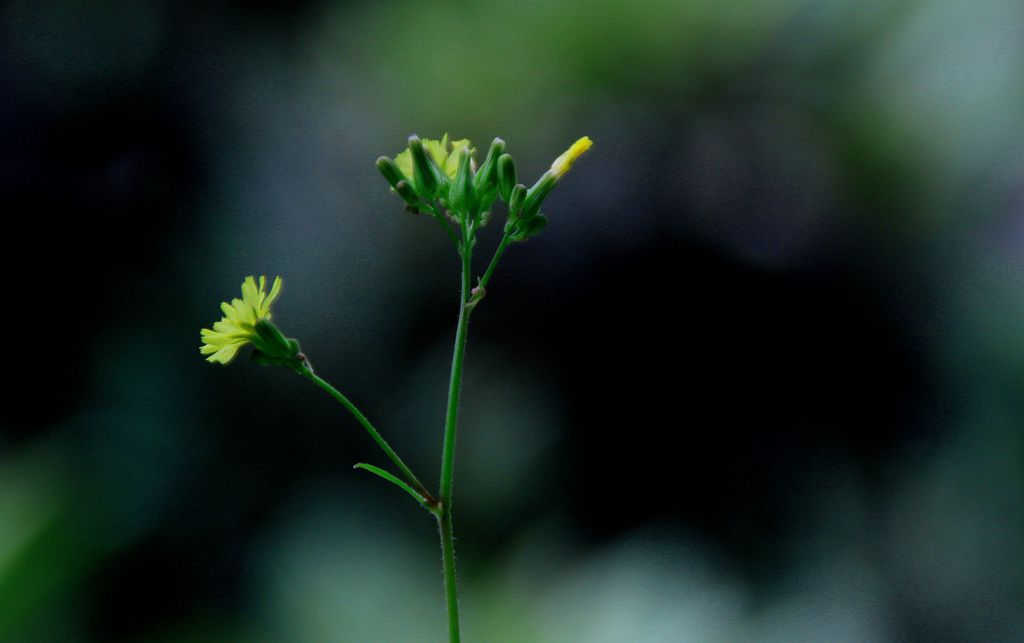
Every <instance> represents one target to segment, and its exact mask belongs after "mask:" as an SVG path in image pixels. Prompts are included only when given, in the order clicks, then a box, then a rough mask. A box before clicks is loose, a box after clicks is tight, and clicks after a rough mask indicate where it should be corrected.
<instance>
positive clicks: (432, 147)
mask: <svg viewBox="0 0 1024 643" xmlns="http://www.w3.org/2000/svg"><path fill="white" fill-rule="evenodd" d="M470 145H471V144H470V142H469V139H468V138H464V139H461V140H458V141H451V142H450V143H449V142H448V134H447V133H445V135H444V136H443V137H441V140H440V141H435V140H433V139H430V138H425V139H423V149H425V150H426V151H427V154H429V155H430V157H431V158H432V159H433V160H434V163H436V164H437V167H439V168H440V169H441V171H442V172H444V173H445V174H447V175H448V178H449V179H454V178H455V174H456V172H458V170H459V150H461V149H462V148H466V149H468V150H469V153H470V154H473V153H474V152H476V148H475V147H470ZM395 165H397V166H398V169H400V170H402V172H403V173H404V174H405V176H407V177H410V178H411V177H412V172H413V171H412V152H410V151H409V150H407V149H406V150H402V152H401V153H400V154H399V155H398V156H396V157H395Z"/></svg>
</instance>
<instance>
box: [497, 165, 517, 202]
mask: <svg viewBox="0 0 1024 643" xmlns="http://www.w3.org/2000/svg"><path fill="white" fill-rule="evenodd" d="M515 185H516V162H515V161H513V160H512V156H511V155H509V154H502V155H501V156H499V157H498V195H499V196H501V200H502V201H505V202H506V203H507V202H508V199H509V197H510V196H511V194H512V188H513V187H515Z"/></svg>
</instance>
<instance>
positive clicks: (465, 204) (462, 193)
mask: <svg viewBox="0 0 1024 643" xmlns="http://www.w3.org/2000/svg"><path fill="white" fill-rule="evenodd" d="M470 159H471V155H470V152H469V150H468V149H466V148H462V149H460V150H459V169H458V170H457V171H456V173H455V180H454V181H452V184H451V187H450V188H449V189H448V203H449V204H450V205H451V207H452V209H453V210H455V211H456V212H457V213H460V214H464V215H466V216H470V217H472V216H475V212H474V211H475V210H476V199H475V198H474V190H473V170H472V168H470Z"/></svg>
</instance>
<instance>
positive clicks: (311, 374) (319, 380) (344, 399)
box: [299, 364, 434, 502]
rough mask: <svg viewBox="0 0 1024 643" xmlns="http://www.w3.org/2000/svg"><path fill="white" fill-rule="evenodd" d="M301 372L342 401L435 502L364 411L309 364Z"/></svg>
mask: <svg viewBox="0 0 1024 643" xmlns="http://www.w3.org/2000/svg"><path fill="white" fill-rule="evenodd" d="M299 373H300V374H301V375H303V376H304V377H306V378H307V379H308V380H310V381H311V382H313V383H314V384H316V385H317V386H319V387H320V388H322V389H323V390H325V391H327V393H329V394H330V396H331V397H333V398H334V399H335V400H337V401H338V403H340V404H341V405H342V406H344V407H345V408H346V409H348V412H349V413H351V414H352V416H353V417H354V418H355V419H356V421H357V422H359V424H361V425H362V426H363V428H364V429H366V432H367V433H369V434H370V437H371V438H373V441H374V442H376V443H377V446H379V447H380V448H381V449H382V450H383V451H384V454H385V455H387V456H388V458H389V459H390V460H391V462H393V463H394V465H395V466H396V467H398V470H399V471H401V472H402V475H403V476H405V479H406V480H407V481H408V482H409V483H410V484H411V485H412V486H413V488H414V489H415V490H416V491H418V492H420V493H421V494H423V497H424V498H425V499H426V500H427V501H428V502H434V496H433V495H432V494H431V493H430V492H429V491H427V488H426V487H425V486H423V483H422V482H420V480H419V478H417V477H416V475H415V474H414V473H413V472H412V470H411V469H409V467H407V466H406V464H405V462H403V461H402V458H400V457H398V454H397V453H395V450H394V449H392V448H391V445H390V444H388V442H387V440H385V439H384V436H382V435H381V434H380V432H378V431H377V429H375V428H374V426H373V425H372V424H370V420H368V419H367V418H366V416H365V415H363V414H362V412H361V411H360V410H359V409H357V408H356V406H355V404H352V402H351V401H350V400H349V399H348V398H347V397H345V396H344V395H343V394H342V393H341V391H339V390H338V389H336V388H334V387H333V386H331V384H330V383H329V382H327V381H326V380H324V379H322V378H321V377H320V376H318V375H317V374H316V373H314V372H313V371H312V370H311V369H310V368H309V367H308V366H305V364H303V365H302V367H301V368H299Z"/></svg>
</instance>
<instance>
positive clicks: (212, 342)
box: [199, 276, 281, 364]
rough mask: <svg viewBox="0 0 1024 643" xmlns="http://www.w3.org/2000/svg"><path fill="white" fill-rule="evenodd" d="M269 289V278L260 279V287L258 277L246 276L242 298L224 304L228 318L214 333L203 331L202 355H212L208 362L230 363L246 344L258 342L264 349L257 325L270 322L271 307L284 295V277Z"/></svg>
mask: <svg viewBox="0 0 1024 643" xmlns="http://www.w3.org/2000/svg"><path fill="white" fill-rule="evenodd" d="M266 286H267V278H266V277H260V281H259V285H257V284H256V279H255V278H254V277H251V276H250V277H246V278H245V281H243V282H242V298H241V299H232V300H231V303H230V304H229V303H228V302H226V301H225V302H222V303H221V305H220V309H221V310H222V311H224V317H222V318H221V320H220V321H219V322H217V323H215V324H214V325H213V330H210V329H209V328H204V329H202V330H201V331H200V336H201V337H202V339H203V345H202V346H200V347H199V352H200V353H202V354H203V355H209V357H207V358H206V361H208V362H219V363H221V364H227V363H228V362H230V361H231V360H232V359H234V357H235V354H236V353H237V352H238V349H240V348H242V347H243V346H245V345H246V344H248V343H250V342H257V344H258V345H260V346H262V344H263V342H262V341H261V340H260V334H259V333H258V331H257V329H256V324H258V323H259V322H261V321H264V320H269V319H270V304H272V303H274V300H275V299H277V296H278V295H279V294H280V293H281V278H280V277H275V278H274V285H273V286H272V287H271V288H270V292H269V293H268V292H267V291H266Z"/></svg>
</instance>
